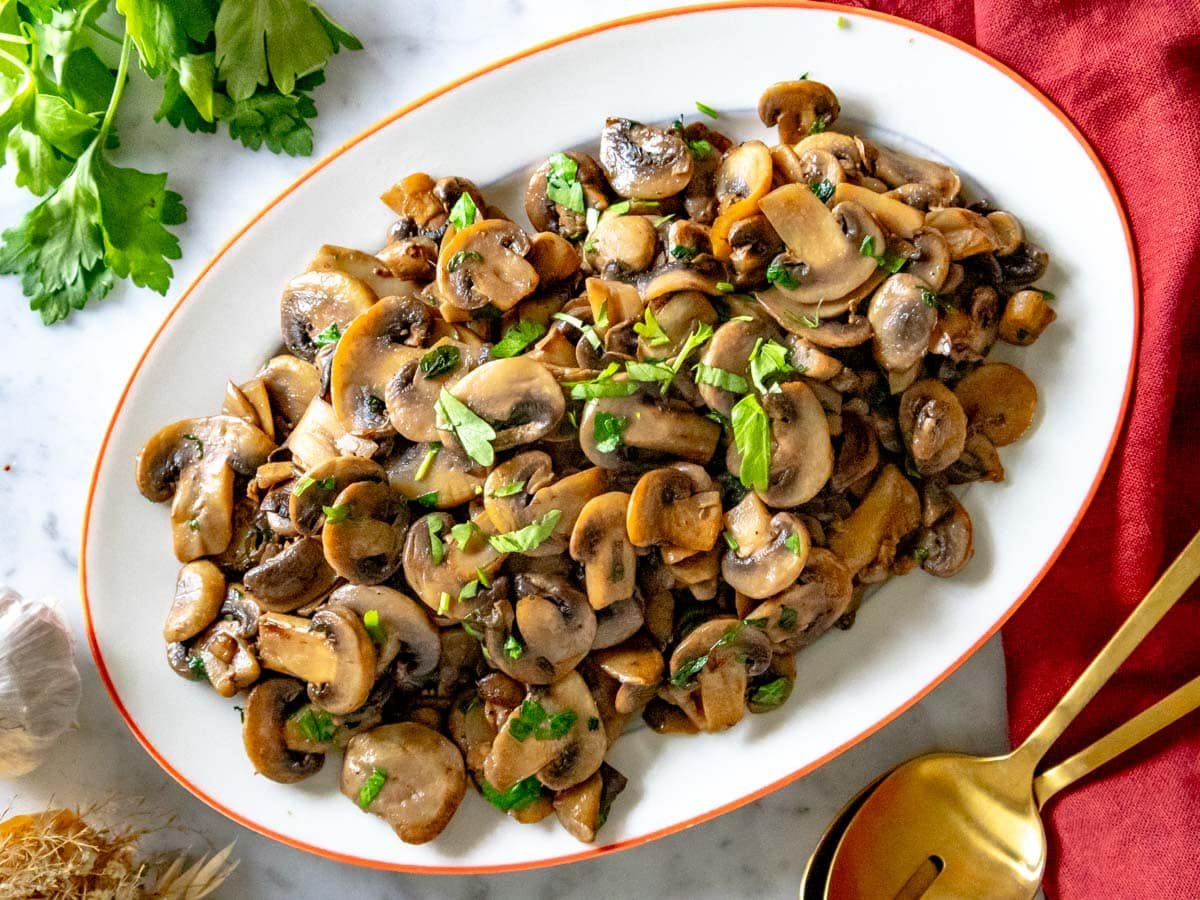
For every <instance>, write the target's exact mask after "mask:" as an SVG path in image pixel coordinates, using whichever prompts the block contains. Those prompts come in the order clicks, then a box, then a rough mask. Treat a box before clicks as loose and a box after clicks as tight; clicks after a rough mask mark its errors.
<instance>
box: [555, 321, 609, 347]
mask: <svg viewBox="0 0 1200 900" xmlns="http://www.w3.org/2000/svg"><path fill="white" fill-rule="evenodd" d="M550 318H552V319H555V320H556V321H559V322H566V323H567V324H568V325H570V326H572V327H573V328H578V329H579V331H580V332H581V333H582V334H583V337H584V339H585V340H586V341H587V342H588V343H589V344H591V345H592V348H593V349H595V350H599V349H600V335H598V334H596V329H595V328H593V327H592V326H591V325H589V324H588V323H587V322H585V321H583V319H580V318H579V317H577V316H572V315H570V314H569V313H563V312H557V313H555V314H554V315H552V316H551V317H550Z"/></svg>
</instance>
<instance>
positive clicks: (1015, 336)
mask: <svg viewBox="0 0 1200 900" xmlns="http://www.w3.org/2000/svg"><path fill="white" fill-rule="evenodd" d="M1056 318H1058V314H1057V313H1056V312H1055V311H1054V310H1053V309H1052V308H1051V307H1050V304H1048V303H1047V302H1046V294H1045V292H1044V291H1017V293H1015V294H1013V295H1012V296H1011V297H1009V298H1008V302H1007V303H1006V304H1005V305H1004V315H1003V316H1001V318H1000V337H1001V338H1003V339H1004V340H1006V341H1008V343H1010V344H1016V345H1017V346H1018V347H1028V346H1029V345H1030V344H1032V343H1033V342H1034V341H1036V340H1037V339H1038V338H1039V337H1041V335H1042V332H1043V331H1045V330H1046V328H1047V327H1049V325H1050V323H1051V322H1053V321H1054V320H1055V319H1056Z"/></svg>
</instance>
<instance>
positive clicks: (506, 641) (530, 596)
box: [484, 573, 596, 684]
mask: <svg viewBox="0 0 1200 900" xmlns="http://www.w3.org/2000/svg"><path fill="white" fill-rule="evenodd" d="M513 594H514V596H515V597H516V601H515V602H514V603H513V604H512V605H509V603H508V602H507V601H501V602H500V603H499V604H497V608H496V609H494V610H493V611H492V614H491V616H490V618H487V619H485V620H484V625H485V633H484V641H485V643H486V646H487V648H488V654H489V656H490V657H491V660H492V663H493V664H494V665H496V666H498V667H499V668H500V670H501V671H502V672H505V673H506V674H508V675H511V676H512V677H513V678H515V679H517V680H518V681H521V682H524V683H525V684H549V683H550V682H553V681H557V680H559V679H560V678H562V677H563V676H564V675H566V674H567V673H568V672H570V671H571V670H572V669H574V668H575V667H576V666H577V665H579V662H580V660H582V659H583V658H584V656H586V655H587V653H588V651H589V650H590V649H591V647H592V641H593V639H594V638H595V636H596V615H595V613H594V612H593V610H592V607H591V606H590V605H589V604H588V600H587V597H586V596H585V595H584V594H583V593H581V592H580V591H577V590H575V588H573V587H571V585H570V584H569V583H568V582H567V580H566V579H565V578H561V577H556V576H550V575H535V574H532V573H530V574H523V575H517V576H516V577H515V578H513Z"/></svg>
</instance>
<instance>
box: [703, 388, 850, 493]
mask: <svg viewBox="0 0 1200 900" xmlns="http://www.w3.org/2000/svg"><path fill="white" fill-rule="evenodd" d="M779 387H780V390H779V392H778V393H770V394H765V395H764V396H763V397H762V408H763V410H764V411H765V412H766V414H767V418H768V420H769V422H770V429H771V444H772V446H771V465H770V473H769V479H768V482H767V488H766V490H763V491H759V492H758V495H759V496H760V497H761V498H762V499H763V502H765V503H766V504H767V505H768V506H774V507H776V508H790V507H793V506H799V505H800V504H801V503H805V502H807V501H809V500H811V499H812V498H813V497H815V496H816V495H817V492H818V491H820V490H821V488H822V487H824V486H825V482H827V481H828V480H829V476H830V475H831V474H832V473H833V444H832V443H831V442H830V439H829V421H828V419H826V417H825V411H824V410H823V409H822V408H821V402H820V401H819V400H818V399H817V396H816V394H814V393H813V391H812V388H810V387H809V386H808V385H807V384H805V383H804V382H802V381H790V382H788V383H786V384H782V385H780V386H779ZM725 463H726V466H727V468H728V469H729V471H730V472H732V473H734V474H737V473H738V472H739V471H741V466H742V454H741V453H740V452H739V451H738V448H737V445H736V444H735V443H734V442H732V441H731V442H730V444H729V449H728V452H727V453H726V457H725Z"/></svg>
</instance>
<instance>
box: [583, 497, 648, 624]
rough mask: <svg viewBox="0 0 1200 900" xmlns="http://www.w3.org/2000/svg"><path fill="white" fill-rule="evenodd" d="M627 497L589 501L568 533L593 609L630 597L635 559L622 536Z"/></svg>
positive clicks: (629, 546) (633, 581)
mask: <svg viewBox="0 0 1200 900" xmlns="http://www.w3.org/2000/svg"><path fill="white" fill-rule="evenodd" d="M628 508H629V494H625V493H621V492H620V491H613V492H610V493H607V494H600V495H599V496H598V497H593V498H592V499H591V500H589V501H588V502H587V503H586V504H585V505H584V507H583V509H582V510H581V511H580V513H579V518H578V519H577V520H576V522H575V528H574V529H573V530H572V532H571V545H570V550H571V558H572V559H574V560H575V561H576V562H578V563H582V564H583V580H584V584H585V586H586V587H587V596H588V602H589V603H591V604H592V608H593V609H604V608H605V607H607V606H611V605H612V604H613V603H616V602H617V601H618V600H626V599H628V598H630V597H632V596H633V589H634V584H635V578H634V576H635V575H636V574H637V556H636V555H635V553H634V550H633V544H631V543H630V541H629V536H628V535H627V534H626V533H625V518H626V515H627V511H628Z"/></svg>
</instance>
